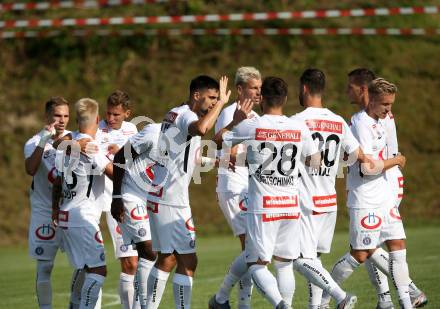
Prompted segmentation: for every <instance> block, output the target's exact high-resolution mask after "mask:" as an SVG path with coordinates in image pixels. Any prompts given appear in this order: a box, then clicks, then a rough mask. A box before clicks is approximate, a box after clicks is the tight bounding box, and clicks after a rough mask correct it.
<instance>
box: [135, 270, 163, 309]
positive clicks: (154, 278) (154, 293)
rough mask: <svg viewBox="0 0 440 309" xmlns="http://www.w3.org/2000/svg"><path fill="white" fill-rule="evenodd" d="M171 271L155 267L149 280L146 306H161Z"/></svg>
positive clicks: (149, 308) (151, 307)
mask: <svg viewBox="0 0 440 309" xmlns="http://www.w3.org/2000/svg"><path fill="white" fill-rule="evenodd" d="M169 275H170V273H168V272H165V271H162V270H160V269H158V268H156V267H153V268H152V269H151V272H150V276H149V277H148V282H147V298H146V306H145V308H148V309H156V308H158V307H159V304H160V301H161V299H162V295H163V292H164V291H165V286H166V284H167V280H168V277H169ZM141 308H142V309H143V307H142V306H141Z"/></svg>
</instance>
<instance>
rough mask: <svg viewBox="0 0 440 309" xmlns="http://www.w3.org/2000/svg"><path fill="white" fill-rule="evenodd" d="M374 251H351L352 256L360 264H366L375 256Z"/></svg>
mask: <svg viewBox="0 0 440 309" xmlns="http://www.w3.org/2000/svg"><path fill="white" fill-rule="evenodd" d="M373 252H374V251H371V252H370V251H368V250H351V251H350V254H351V256H352V257H353V258H354V259H355V260H356V261H357V262H358V263H361V264H362V263H364V262H365V261H366V260H367V258H368V257H369V256H370V255H371V254H373Z"/></svg>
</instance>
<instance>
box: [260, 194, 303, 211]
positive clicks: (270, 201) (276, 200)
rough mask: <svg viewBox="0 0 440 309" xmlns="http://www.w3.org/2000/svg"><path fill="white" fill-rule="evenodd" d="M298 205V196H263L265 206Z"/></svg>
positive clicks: (286, 206)
mask: <svg viewBox="0 0 440 309" xmlns="http://www.w3.org/2000/svg"><path fill="white" fill-rule="evenodd" d="M288 207H298V196H297V195H292V196H263V208H288Z"/></svg>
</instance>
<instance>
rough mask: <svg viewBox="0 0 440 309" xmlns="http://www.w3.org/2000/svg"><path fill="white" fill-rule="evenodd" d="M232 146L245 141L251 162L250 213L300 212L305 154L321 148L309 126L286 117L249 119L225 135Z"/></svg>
mask: <svg viewBox="0 0 440 309" xmlns="http://www.w3.org/2000/svg"><path fill="white" fill-rule="evenodd" d="M223 140H224V141H225V143H226V144H227V145H228V146H234V145H236V144H239V143H242V142H244V143H245V144H246V145H247V154H246V157H247V161H248V164H249V176H250V177H249V207H248V210H247V211H248V213H254V214H279V213H299V212H300V209H299V200H298V199H299V196H298V169H299V168H298V167H299V165H301V164H303V162H302V161H301V156H303V157H307V156H310V155H312V154H314V153H316V152H318V149H317V147H316V145H315V143H314V142H313V139H312V135H311V133H310V130H309V129H308V128H307V126H306V125H305V124H304V123H303V122H301V121H298V120H295V119H290V118H288V117H286V116H279V115H267V114H266V115H263V116H261V117H258V118H252V119H246V120H244V121H243V122H241V123H240V124H239V125H237V126H236V127H234V128H233V129H232V131H229V132H226V133H225V134H224V135H223Z"/></svg>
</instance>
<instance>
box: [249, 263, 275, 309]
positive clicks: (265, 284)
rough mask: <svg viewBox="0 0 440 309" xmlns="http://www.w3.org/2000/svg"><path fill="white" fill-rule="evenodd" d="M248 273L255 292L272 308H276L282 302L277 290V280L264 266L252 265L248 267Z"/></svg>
mask: <svg viewBox="0 0 440 309" xmlns="http://www.w3.org/2000/svg"><path fill="white" fill-rule="evenodd" d="M249 272H250V274H251V277H252V280H253V281H254V283H255V286H256V287H257V290H258V291H259V292H260V293H261V295H262V296H263V297H264V298H266V299H267V300H268V301H269V302H270V303H271V304H272V306H273V307H276V306H277V305H278V304H279V303H280V302H281V301H282V300H283V297H282V296H281V294H280V291H279V290H278V285H277V279H275V277H274V276H273V275H272V273H271V272H270V271H269V270H268V269H267V267H266V266H265V265H258V264H254V265H252V266H251V267H249Z"/></svg>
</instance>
